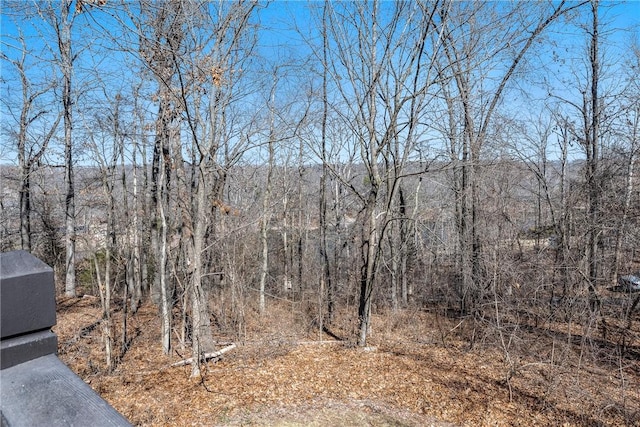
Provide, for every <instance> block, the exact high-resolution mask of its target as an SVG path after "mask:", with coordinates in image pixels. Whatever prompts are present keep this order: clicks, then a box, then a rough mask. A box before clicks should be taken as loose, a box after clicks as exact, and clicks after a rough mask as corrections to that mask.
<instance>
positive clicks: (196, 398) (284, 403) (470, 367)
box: [55, 298, 640, 426]
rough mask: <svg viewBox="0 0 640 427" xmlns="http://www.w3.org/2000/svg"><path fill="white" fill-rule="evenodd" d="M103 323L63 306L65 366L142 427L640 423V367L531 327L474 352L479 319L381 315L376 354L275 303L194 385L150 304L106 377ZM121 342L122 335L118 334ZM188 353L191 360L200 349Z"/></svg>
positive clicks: (343, 330) (73, 304)
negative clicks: (164, 339)
mask: <svg viewBox="0 0 640 427" xmlns="http://www.w3.org/2000/svg"><path fill="white" fill-rule="evenodd" d="M99 312H100V310H99V301H96V300H94V299H92V298H85V299H75V300H60V301H59V312H58V325H57V326H56V328H55V331H56V333H57V334H58V336H59V342H60V350H59V352H60V358H61V359H62V360H63V361H64V362H66V363H67V364H68V365H69V366H70V367H71V368H72V369H73V370H74V371H75V372H77V373H78V374H79V375H80V376H81V377H82V378H83V379H85V381H87V382H88V383H89V384H90V385H91V386H92V387H93V388H94V389H95V390H96V391H98V392H99V393H100V394H101V395H102V396H103V397H104V398H105V399H106V400H107V401H109V402H110V403H111V404H112V405H113V406H114V407H115V408H116V409H118V410H119V411H120V412H121V413H122V414H123V415H124V416H126V417H127V418H128V419H129V420H130V421H131V422H133V423H134V424H137V425H172V426H174V425H175V426H181V425H184V426H186V425H279V426H297V425H317V426H320V425H347V426H349V425H350V426H357V425H379V426H421V425H446V423H451V424H456V425H469V426H481V425H527V426H531V425H634V423H638V422H640V361H639V360H638V359H637V358H635V359H634V358H633V357H623V356H620V357H619V358H618V359H617V363H604V362H602V361H600V360H598V359H597V358H596V357H591V355H592V353H587V351H586V350H587V348H586V347H585V345H580V343H576V342H574V340H569V341H567V340H564V341H563V340H562V339H561V337H562V334H560V335H559V336H558V337H552V336H549V335H548V334H547V335H545V334H543V333H539V332H537V331H533V330H531V331H525V330H519V331H518V336H517V337H516V338H514V339H513V340H514V341H515V340H516V339H517V340H518V341H519V342H520V345H519V346H513V347H509V348H505V347H501V346H499V345H495V342H494V341H492V338H491V337H492V336H493V335H495V331H494V332H487V331H484V332H483V333H484V337H485V339H484V340H483V341H482V342H480V344H478V345H476V346H474V348H473V349H470V348H469V344H468V340H467V339H466V338H468V336H469V334H471V333H472V332H474V331H473V327H474V326H473V325H472V324H471V323H470V320H452V319H447V318H444V317H442V316H436V315H434V314H430V313H426V312H422V311H417V310H406V311H402V312H399V313H396V314H387V315H377V316H375V317H374V323H373V334H372V337H371V340H370V345H371V347H370V348H367V349H361V348H356V347H354V346H352V345H349V344H348V343H341V344H335V345H331V344H322V345H313V344H303V345H300V344H296V342H299V341H309V340H314V339H318V338H320V334H319V332H318V330H317V329H314V328H315V325H314V323H313V321H309V320H306V319H308V318H311V319H312V318H313V316H307V317H305V316H304V315H303V314H301V313H300V312H299V311H296V310H293V309H292V307H291V306H290V305H288V304H286V303H274V304H273V305H272V306H271V307H270V309H269V313H268V314H267V315H266V316H264V317H260V316H259V315H258V314H257V313H256V312H255V311H254V310H251V309H247V312H246V317H245V330H246V332H244V336H243V340H242V341H241V342H238V348H237V349H236V350H234V351H233V352H231V353H229V354H227V355H226V357H225V358H224V359H223V360H221V361H219V362H217V363H210V364H209V365H207V369H206V373H205V375H204V377H203V378H202V380H194V379H190V378H189V374H190V368H189V367H188V366H187V367H180V368H171V367H169V365H170V364H171V363H172V362H175V361H177V360H179V359H180V356H179V355H178V353H174V354H172V355H170V356H164V355H162V351H161V348H160V339H159V329H160V328H159V322H158V318H157V315H156V309H155V308H154V307H152V306H150V305H145V306H143V307H142V308H141V309H140V311H139V312H138V313H137V314H136V315H135V316H134V317H133V318H131V319H129V322H128V326H129V327H128V333H129V336H130V337H133V340H132V342H131V346H130V348H129V350H128V351H127V352H126V353H125V354H124V356H123V358H122V360H120V361H119V363H118V365H117V367H116V369H115V370H114V371H113V372H112V373H106V372H105V369H104V366H105V364H104V361H103V360H102V358H103V354H102V342H101V335H100V334H101V330H100V328H99V327H94V328H91V326H92V325H94V324H95V322H97V321H98V320H99ZM114 318H115V320H116V322H120V321H121V318H119V317H118V315H117V314H116V315H115V316H114ZM347 318H348V317H347V316H346V315H344V316H339V318H338V321H337V322H336V324H338V325H339V326H340V327H339V328H336V330H335V331H334V332H335V333H336V334H337V335H339V336H342V335H343V334H348V333H349V332H350V330H349V329H350V328H351V327H352V324H351V322H350V321H348V320H346V319H347ZM636 323H637V322H636ZM115 331H116V332H118V333H121V332H119V331H120V326H119V325H118V326H117V327H116V328H115ZM475 333H477V331H475ZM513 336H514V337H515V335H513ZM217 338H218V339H219V340H220V341H221V342H222V341H232V340H233V341H235V340H237V336H225V335H220V336H218V337H217ZM323 338H324V339H325V340H327V339H330V338H329V337H328V336H326V335H325V336H324V337H323ZM636 344H637V343H636ZM178 352H179V353H181V354H183V356H186V357H188V356H190V354H189V351H188V349H185V350H184V351H182V350H180V349H178ZM588 356H589V357H588ZM635 425H637V424H635Z"/></svg>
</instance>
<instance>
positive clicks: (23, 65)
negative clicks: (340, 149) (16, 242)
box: [0, 34, 62, 252]
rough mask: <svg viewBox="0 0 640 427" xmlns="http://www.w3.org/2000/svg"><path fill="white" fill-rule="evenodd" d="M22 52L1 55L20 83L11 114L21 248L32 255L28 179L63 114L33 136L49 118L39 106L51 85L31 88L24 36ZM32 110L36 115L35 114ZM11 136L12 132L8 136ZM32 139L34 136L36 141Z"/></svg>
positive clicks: (21, 38) (30, 203) (19, 39)
mask: <svg viewBox="0 0 640 427" xmlns="http://www.w3.org/2000/svg"><path fill="white" fill-rule="evenodd" d="M17 41H18V42H19V43H20V45H21V47H22V51H21V54H20V57H19V58H17V59H11V58H9V57H8V56H7V55H6V54H5V53H1V54H0V56H1V57H2V59H3V60H4V61H6V62H8V63H10V64H11V65H12V66H13V67H14V68H15V70H16V72H17V73H18V76H19V80H20V87H21V89H22V90H21V94H22V106H21V108H20V112H19V114H13V117H15V118H16V120H17V122H18V123H17V124H18V131H17V135H15V139H16V144H17V147H16V149H17V150H16V151H17V153H18V169H19V181H20V189H19V194H20V202H19V203H20V247H21V248H22V249H24V250H26V251H29V252H31V249H32V243H31V241H32V237H31V233H32V232H31V214H32V201H31V199H32V196H31V191H32V190H31V175H32V173H34V172H35V169H36V167H37V165H38V164H39V163H40V159H41V158H42V156H43V155H44V153H45V151H46V150H47V147H48V145H49V142H50V141H51V139H52V138H53V136H54V135H55V132H56V131H57V128H58V124H59V123H60V120H61V119H62V113H59V114H58V115H57V117H56V118H55V119H54V122H53V123H51V124H45V126H48V127H49V130H47V131H46V132H45V134H44V135H41V136H40V137H38V136H37V135H38V132H33V131H32V129H33V128H34V127H35V125H37V124H39V121H42V119H43V116H46V115H47V114H48V111H47V110H46V109H45V106H44V105H39V104H38V103H39V101H40V99H41V98H43V97H44V96H46V95H48V94H49V93H50V92H51V91H52V89H53V87H54V83H53V81H52V82H49V83H47V84H43V85H39V86H40V87H37V86H36V87H34V81H33V80H32V79H31V78H30V77H29V69H28V64H27V56H29V55H30V53H29V50H28V48H27V45H26V43H25V40H24V36H23V35H22V34H20V36H19V38H18V40H17ZM3 102H4V103H5V105H6V106H7V107H8V108H9V110H10V111H11V110H13V108H12V107H13V106H11V105H7V103H6V100H4V101H3ZM34 110H35V111H34ZM11 133H14V132H11ZM32 135H36V136H35V138H34V137H33V136H32Z"/></svg>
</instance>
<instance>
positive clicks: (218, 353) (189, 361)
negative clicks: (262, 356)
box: [171, 344, 236, 368]
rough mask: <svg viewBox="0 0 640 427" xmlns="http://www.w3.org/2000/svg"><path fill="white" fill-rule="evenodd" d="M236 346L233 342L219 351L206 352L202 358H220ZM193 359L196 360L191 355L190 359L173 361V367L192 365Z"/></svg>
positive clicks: (205, 359)
mask: <svg viewBox="0 0 640 427" xmlns="http://www.w3.org/2000/svg"><path fill="white" fill-rule="evenodd" d="M234 348H236V345H235V344H231V345H229V346H227V347H224V348H222V349H220V350H218V351H214V352H213V353H205V354H203V355H202V357H201V360H204V361H207V360H210V359H216V358H219V357H220V356H222V355H223V354H225V353H227V352H229V351H231V350H233V349H234ZM193 361H194V358H193V357H190V358H189V359H184V360H181V361H179V362H176V363H172V364H171V367H172V368H174V367H176V366H184V365H190V364H192V363H193Z"/></svg>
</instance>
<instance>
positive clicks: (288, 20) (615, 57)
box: [0, 0, 640, 162]
mask: <svg viewBox="0 0 640 427" xmlns="http://www.w3.org/2000/svg"><path fill="white" fill-rule="evenodd" d="M6 4H7V2H3V3H2V6H1V7H3V10H2V14H1V24H0V34H1V45H0V48H1V50H2V52H3V54H5V55H7V56H9V57H11V58H12V59H15V58H18V55H19V52H20V49H19V46H17V45H16V42H15V39H16V37H17V35H18V33H19V31H22V32H23V34H24V36H25V38H26V40H27V42H28V44H29V46H30V49H31V52H32V53H33V58H31V60H30V64H31V65H32V68H30V69H29V73H31V74H30V75H31V76H34V77H33V78H34V80H37V79H38V76H39V77H40V78H41V79H42V80H45V81H47V80H51V79H52V78H53V75H54V73H55V72H56V71H55V68H54V67H53V66H51V65H47V63H46V61H42V60H41V59H40V58H46V57H47V56H48V54H47V49H46V46H47V44H50V43H55V39H53V38H52V35H51V34H48V33H46V32H43V31H44V30H43V27H42V26H40V25H38V24H37V22H36V21H35V20H28V19H24V18H21V17H20V16H15V15H12V14H10V13H5V12H7V10H6ZM18 4H20V2H18ZM111 4H113V3H111ZM321 4H322V3H321V2H315V3H314V6H320V5H321ZM602 4H603V6H605V7H604V8H603V9H605V10H604V13H603V16H602V18H601V20H602V23H603V24H605V25H606V28H607V30H606V31H605V35H607V34H608V33H607V31H609V32H611V33H612V35H610V36H608V40H607V41H606V44H605V46H604V47H603V50H604V51H605V52H606V55H607V56H606V58H608V59H609V60H610V61H611V62H616V61H620V60H624V58H625V55H627V53H628V52H627V46H628V44H629V42H630V40H631V39H632V38H634V37H635V38H638V28H640V0H632V1H624V2H606V1H605V2H603V3H602ZM308 6H309V5H308V2H306V1H272V2H269V3H261V7H260V8H259V11H258V15H257V18H255V19H256V22H259V24H260V25H261V27H262V29H261V30H260V36H259V39H258V46H259V52H260V53H261V55H262V56H263V57H265V58H275V57H278V58H282V59H283V60H286V59H287V58H289V57H295V56H298V55H300V56H304V55H308V54H309V53H310V52H309V51H308V48H307V47H306V45H305V43H304V38H307V37H313V36H314V32H315V31H314V29H313V28H312V21H311V19H310V18H309V13H308V10H307V8H308ZM96 16H97V15H96ZM77 19H78V24H79V25H78V26H77V27H80V30H79V32H78V33H77V37H79V38H82V37H83V36H84V35H85V34H86V33H85V34H82V33H83V32H84V31H83V30H82V26H83V25H87V24H89V22H83V20H85V19H94V22H93V23H92V24H95V23H96V21H95V17H94V16H92V15H91V14H81V15H80V16H79V17H78V18H77ZM109 22H114V21H109V20H106V21H104V23H103V22H100V26H101V27H102V35H103V36H104V37H102V39H101V40H98V39H96V42H97V43H104V44H107V43H108V41H107V40H108V39H109V37H112V36H115V38H116V39H117V40H119V41H120V43H123V44H126V43H130V42H131V41H127V40H126V38H125V37H123V36H122V35H119V34H115V31H116V28H117V26H110V25H109ZM294 27H295V28H294ZM93 28H95V25H94V26H93ZM621 28H635V30H634V31H626V32H625V31H617V30H618V29H621ZM613 30H616V31H613ZM93 34H94V36H95V33H93ZM554 37H555V38H556V40H558V42H559V43H560V44H563V45H564V46H567V45H568V44H572V43H573V44H575V45H576V46H577V47H576V49H575V50H573V51H572V52H570V51H569V50H568V49H567V48H566V47H565V48H564V49H565V51H564V52H563V49H558V53H559V55H560V61H559V62H558V64H557V65H558V73H559V76H560V78H562V76H563V69H562V65H563V64H562V59H563V58H562V56H563V55H565V54H572V55H573V54H576V52H579V51H580V49H584V46H586V45H585V41H584V33H581V32H580V31H578V29H577V28H576V27H570V28H567V30H566V31H562V30H561V32H560V33H558V34H556V35H555V36H552V40H553V38H554ZM131 40H132V41H134V40H135V38H132V39H131ZM638 41H639V42H640V40H638ZM16 48H17V49H16ZM79 54H80V58H81V60H80V62H79V63H78V64H77V65H78V66H79V67H81V68H85V69H89V68H95V69H99V70H102V71H103V72H104V76H105V78H107V76H108V75H111V76H112V77H113V76H122V77H121V78H119V77H116V79H115V80H114V81H116V82H118V81H119V82H120V83H121V84H126V83H125V81H126V77H127V74H130V73H131V70H129V69H128V68H127V67H126V66H125V67H123V66H122V64H121V63H120V60H118V61H113V59H114V58H121V61H123V62H126V61H128V59H127V58H126V57H125V56H124V55H120V56H119V54H117V53H114V54H113V56H112V57H111V60H110V61H99V58H97V57H92V56H91V55H85V54H84V52H79ZM605 66H606V64H605ZM0 72H1V76H2V87H1V92H0V93H1V96H2V98H3V99H5V100H13V101H15V102H18V103H19V99H20V98H19V97H20V93H19V91H17V90H16V89H17V87H19V86H17V85H15V84H14V83H12V82H11V80H12V79H13V78H15V72H14V69H13V68H12V67H11V65H10V64H8V63H7V62H6V61H4V60H3V61H2V63H1V68H0ZM98 78H99V77H98ZM614 78H615V76H614ZM80 84H81V83H80ZM571 89H572V88H568V89H567V90H568V91H569V90H571ZM289 90H301V89H297V88H295V87H294V88H289ZM532 92H533V91H532ZM97 96H98V95H97ZM523 102H526V101H523ZM513 105H514V108H521V107H517V102H516V101H514V103H513ZM1 108H2V110H1V113H2V118H1V122H2V124H3V126H4V127H6V126H7V124H9V126H10V123H11V122H12V120H13V119H12V117H11V114H10V113H9V112H8V110H7V108H6V102H4V103H3V104H2V107H1ZM49 123H50V121H49ZM46 125H47V122H43V123H42V124H41V126H40V129H44V128H46ZM35 129H36V131H37V129H38V127H37V126H36V127H35ZM2 139H3V140H4V142H3V143H2V144H1V145H0V155H1V156H2V158H3V162H4V160H6V159H12V160H13V161H15V154H14V153H13V152H12V150H11V144H7V135H6V133H5V132H3V133H2Z"/></svg>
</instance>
